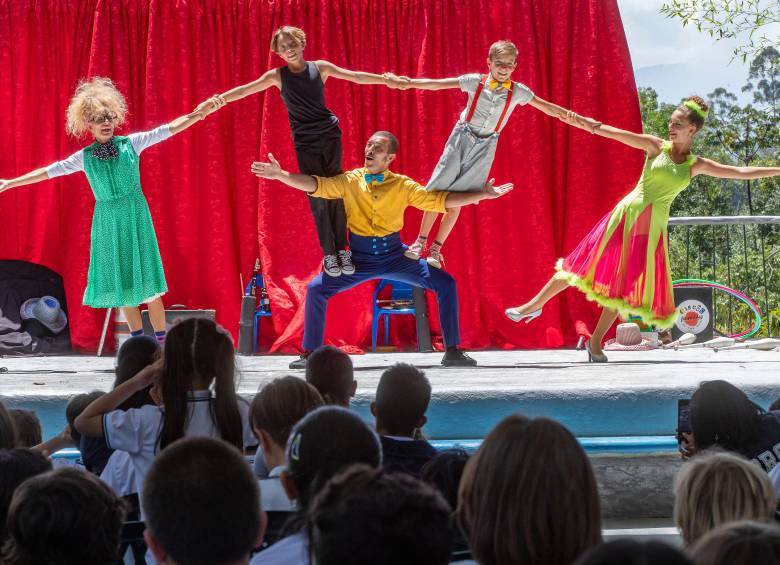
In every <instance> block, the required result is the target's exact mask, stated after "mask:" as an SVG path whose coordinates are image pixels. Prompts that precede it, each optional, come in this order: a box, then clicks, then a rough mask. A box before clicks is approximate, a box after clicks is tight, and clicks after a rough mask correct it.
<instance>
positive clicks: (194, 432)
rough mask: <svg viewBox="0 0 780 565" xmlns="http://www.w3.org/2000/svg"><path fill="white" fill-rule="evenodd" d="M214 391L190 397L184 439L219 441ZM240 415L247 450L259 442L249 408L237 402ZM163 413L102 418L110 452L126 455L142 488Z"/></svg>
mask: <svg viewBox="0 0 780 565" xmlns="http://www.w3.org/2000/svg"><path fill="white" fill-rule="evenodd" d="M211 401H212V397H211V391H210V390H196V391H190V392H189V393H188V399H187V405H188V410H189V415H188V417H187V420H186V423H185V427H184V435H185V436H205V437H211V438H215V439H219V437H220V436H219V431H218V430H217V427H216V425H215V423H214V421H213V420H212V419H211V406H210V405H211ZM238 409H239V412H240V413H241V423H242V427H243V436H244V446H253V445H255V444H256V443H257V440H256V439H255V438H254V436H253V435H252V431H251V429H250V427H249V419H248V417H247V415H248V413H249V405H248V404H247V402H246V401H245V400H243V399H242V398H239V399H238ZM162 422H163V409H162V408H161V407H159V406H154V405H147V406H142V407H140V408H132V409H130V410H114V411H113V412H108V413H106V414H104V415H103V435H104V436H105V438H106V444H107V445H108V447H109V448H111V449H115V450H121V451H126V452H127V453H128V455H129V459H130V463H131V464H132V466H133V468H134V471H135V475H136V479H135V480H136V481H137V484H139V485H140V484H143V482H144V477H146V473H147V471H148V470H149V467H150V466H151V464H152V461H153V460H154V458H155V456H156V455H157V452H158V451H159V447H158V438H159V436H160V431H161V429H162Z"/></svg>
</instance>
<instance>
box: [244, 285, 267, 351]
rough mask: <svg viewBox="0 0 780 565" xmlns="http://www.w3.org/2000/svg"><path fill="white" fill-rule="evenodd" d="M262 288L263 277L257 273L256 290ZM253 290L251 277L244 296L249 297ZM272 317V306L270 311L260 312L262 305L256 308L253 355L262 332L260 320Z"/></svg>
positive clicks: (253, 327) (253, 322) (253, 323)
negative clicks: (260, 331) (250, 291)
mask: <svg viewBox="0 0 780 565" xmlns="http://www.w3.org/2000/svg"><path fill="white" fill-rule="evenodd" d="M262 286H263V275H262V274H260V273H257V276H256V277H255V288H256V289H259V288H260V287H262ZM251 288H252V277H249V282H248V283H247V285H246V289H245V290H244V294H247V295H248V294H249V290H250V289H251ZM270 317H271V310H270V304H269V309H268V310H260V305H257V306H255V316H254V319H253V321H252V354H255V353H257V339H258V334H259V330H260V318H270Z"/></svg>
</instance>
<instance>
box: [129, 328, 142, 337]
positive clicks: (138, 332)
mask: <svg viewBox="0 0 780 565" xmlns="http://www.w3.org/2000/svg"><path fill="white" fill-rule="evenodd" d="M139 335H144V330H143V328H141V329H140V330H135V331H134V332H130V337H138V336H139Z"/></svg>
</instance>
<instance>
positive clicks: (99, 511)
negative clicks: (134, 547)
mask: <svg viewBox="0 0 780 565" xmlns="http://www.w3.org/2000/svg"><path fill="white" fill-rule="evenodd" d="M124 517H125V506H124V502H123V501H122V500H121V499H120V498H118V497H117V496H116V495H115V494H114V493H113V491H112V490H111V489H110V488H109V487H108V486H106V485H105V484H104V483H102V482H101V481H100V479H98V478H97V477H95V476H94V475H92V474H90V473H85V472H84V471H82V470H79V469H74V468H71V467H66V468H62V469H57V470H56V471H49V472H48V473H43V474H42V475H38V476H36V477H32V478H30V479H27V480H26V481H25V482H24V483H22V484H21V485H20V486H19V488H17V489H16V492H15V493H14V496H13V499H12V500H11V508H10V510H9V512H8V526H7V530H8V538H7V541H6V544H5V547H4V550H5V551H4V554H5V557H6V559H7V560H6V561H5V563H9V564H11V563H13V564H19V565H21V564H25V565H27V564H29V565H32V564H35V565H49V564H51V565H62V564H63V563H79V564H83V565H105V564H106V563H116V562H117V560H118V559H119V538H120V533H121V529H122V521H123V520H124Z"/></svg>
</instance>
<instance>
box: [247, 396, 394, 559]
mask: <svg viewBox="0 0 780 565" xmlns="http://www.w3.org/2000/svg"><path fill="white" fill-rule="evenodd" d="M355 463H364V464H366V465H369V466H371V467H379V466H380V465H381V464H382V448H381V446H380V444H379V438H377V436H376V434H375V433H374V431H373V430H372V429H371V428H369V427H368V425H366V423H365V422H364V421H363V420H361V419H360V417H359V416H358V415H356V414H354V413H352V412H350V411H349V410H346V409H344V408H340V407H336V406H323V407H322V408H318V409H317V410H314V411H313V412H309V413H308V414H307V415H306V416H304V418H303V419H302V420H301V421H300V422H298V423H297V424H296V425H295V427H294V428H293V431H292V432H291V433H290V439H289V441H288V442H287V468H286V469H285V470H284V471H283V472H282V475H281V479H282V485H283V486H284V490H285V491H286V492H287V496H288V497H289V498H290V500H292V501H294V502H295V504H296V507H297V514H298V516H297V519H296V520H295V521H294V522H293V524H292V526H293V527H295V528H297V530H298V532H297V533H295V534H293V535H291V536H288V537H286V538H284V539H282V540H280V541H278V542H277V543H276V544H274V545H272V546H271V547H270V548H268V549H266V550H265V551H261V552H260V553H258V554H257V555H256V556H255V557H254V558H252V561H251V565H285V564H289V565H308V564H309V550H308V539H307V536H306V532H305V529H304V524H305V520H306V517H307V516H308V513H309V508H310V506H311V503H312V500H313V499H314V497H315V496H316V495H317V493H319V492H320V491H321V490H322V488H323V486H324V485H325V483H327V482H328V480H330V479H331V477H333V476H335V475H336V474H338V473H339V472H340V471H343V470H344V469H346V468H347V467H349V466H350V465H353V464H355ZM344 526H345V527H350V526H351V525H350V524H345V525H344Z"/></svg>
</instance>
